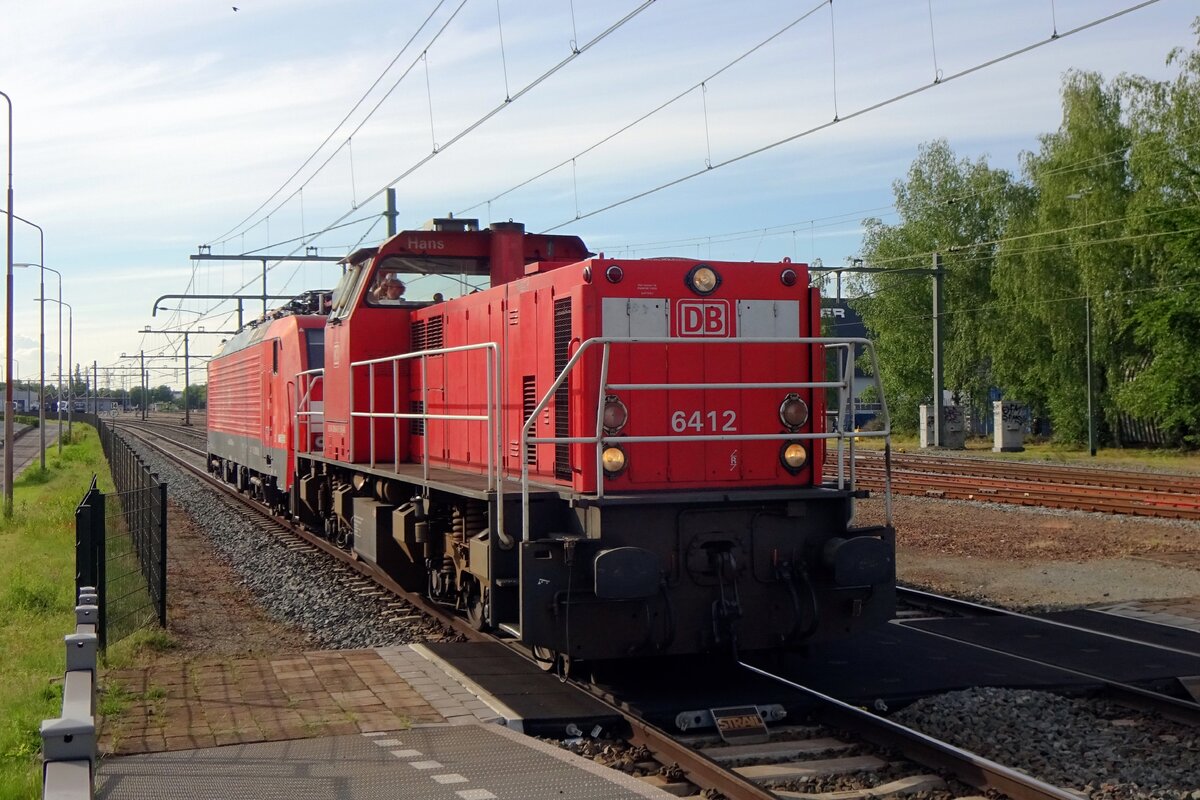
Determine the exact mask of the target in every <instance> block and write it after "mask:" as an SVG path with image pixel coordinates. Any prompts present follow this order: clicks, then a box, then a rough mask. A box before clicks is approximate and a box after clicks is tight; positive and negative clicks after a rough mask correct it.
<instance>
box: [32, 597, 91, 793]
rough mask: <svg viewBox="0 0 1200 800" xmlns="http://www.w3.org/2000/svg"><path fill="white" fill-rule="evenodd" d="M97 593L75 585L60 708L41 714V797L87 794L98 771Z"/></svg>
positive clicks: (65, 638)
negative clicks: (45, 716) (72, 624)
mask: <svg viewBox="0 0 1200 800" xmlns="http://www.w3.org/2000/svg"><path fill="white" fill-rule="evenodd" d="M98 602H99V596H98V595H97V594H96V589H95V587H93V586H83V587H80V589H79V595H78V604H77V605H76V606H75V633H73V634H70V635H68V636H65V637H63V639H64V641H65V643H66V650H67V671H66V675H65V676H64V678H63V701H62V714H61V716H59V717H57V718H56V719H47V720H42V726H41V734H42V761H43V764H42V797H43V798H47V800H48V799H49V798H55V800H91V798H92V797H93V787H94V786H95V773H96V653H97V650H98V644H99V637H98V636H97V626H98V625H99V616H100V609H99V606H98V605H97V603H98Z"/></svg>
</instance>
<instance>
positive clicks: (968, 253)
mask: <svg viewBox="0 0 1200 800" xmlns="http://www.w3.org/2000/svg"><path fill="white" fill-rule="evenodd" d="M893 191H894V193H895V197H896V210H897V212H898V213H899V215H900V221H899V222H898V223H897V224H895V225H887V224H884V223H883V222H882V221H880V220H878V219H868V220H866V221H865V223H864V224H865V226H866V233H865V236H864V240H863V248H862V255H863V257H864V258H865V260H866V263H867V265H868V266H874V267H881V268H884V269H886V271H885V272H883V273H880V274H876V275H873V276H872V278H873V279H872V281H871V285H872V288H871V292H870V293H869V294H868V296H867V297H865V298H863V299H860V300H858V301H855V303H854V305H855V307H856V308H857V309H858V310H859V313H861V314H862V316H863V320H864V321H865V322H866V324H867V326H868V328H869V329H870V330H871V332H872V335H873V336H874V338H875V340H876V342H877V344H878V347H879V358H880V369H881V370H882V371H883V376H882V377H883V381H884V389H885V392H886V393H887V397H888V404H889V407H890V408H891V411H892V419H893V425H895V427H897V428H898V429H900V430H912V429H913V428H915V427H916V425H917V422H918V409H917V407H918V406H919V405H920V404H921V403H923V402H927V401H930V400H932V398H933V378H932V368H933V347H932V339H933V314H932V307H933V294H932V293H933V288H932V281H931V278H930V277H929V276H927V275H919V274H913V273H911V272H906V270H911V269H913V268H920V269H928V268H930V267H932V265H933V261H932V259H933V253H934V252H938V253H941V254H942V266H943V268H944V269H945V271H946V278H945V284H944V294H943V301H944V311H945V312H946V315H945V317H944V318H943V325H944V329H945V334H946V335H945V337H944V344H943V354H944V372H945V387H946V388H947V389H949V390H950V391H951V392H953V393H954V395H955V396H956V397H957V398H958V399H959V401H960V402H964V403H970V402H972V401H974V402H976V403H979V402H982V401H983V400H984V399H985V398H986V396H987V391H988V387H989V386H990V385H991V383H992V377H991V359H990V355H989V353H988V349H987V345H988V343H989V341H990V339H989V336H988V335H987V332H986V329H987V327H988V325H989V317H988V315H986V314H983V313H980V309H981V308H982V307H983V306H985V305H987V304H988V303H989V302H990V300H991V298H992V288H991V270H992V265H993V259H994V253H995V245H994V242H995V241H996V240H997V239H999V238H1001V236H1002V234H1003V232H1004V230H1005V225H1006V221H1007V219H1008V217H1009V215H1010V213H1011V211H1010V209H1011V208H1012V206H1013V204H1014V203H1016V202H1018V200H1019V198H1020V196H1021V194H1022V189H1021V187H1019V186H1018V185H1016V184H1014V182H1013V180H1012V176H1011V175H1010V174H1009V173H1008V172H1006V171H1004V170H998V169H992V168H991V167H989V166H988V165H987V161H986V159H984V158H980V159H978V160H975V161H970V160H968V159H958V158H956V157H955V155H954V152H953V151H952V150H951V148H950V145H949V144H948V143H947V142H946V141H945V140H937V141H935V142H931V143H928V144H925V145H922V146H921V148H920V150H919V152H918V154H917V158H916V160H915V161H914V162H913V164H912V166H911V167H910V168H909V171H908V176H907V178H906V179H905V180H902V181H896V183H895V184H894V185H893Z"/></svg>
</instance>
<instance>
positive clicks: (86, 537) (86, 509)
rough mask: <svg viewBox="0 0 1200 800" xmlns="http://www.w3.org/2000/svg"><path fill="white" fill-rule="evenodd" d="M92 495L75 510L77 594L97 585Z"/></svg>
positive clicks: (89, 493) (85, 496)
mask: <svg viewBox="0 0 1200 800" xmlns="http://www.w3.org/2000/svg"><path fill="white" fill-rule="evenodd" d="M91 499H92V493H91V492H88V493H87V494H86V495H84V497H83V502H82V503H80V504H79V507H78V508H76V509H75V592H76V594H78V593H79V590H80V589H82V588H83V587H84V586H95V585H96V562H95V560H94V559H93V557H92V556H93V555H95V553H94V552H93V548H92V507H91V505H90V504H89V501H90V500H91Z"/></svg>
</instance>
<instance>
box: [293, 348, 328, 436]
mask: <svg viewBox="0 0 1200 800" xmlns="http://www.w3.org/2000/svg"><path fill="white" fill-rule="evenodd" d="M324 381H325V370H323V369H310V370H305V371H304V372H298V373H296V413H295V430H296V436H295V438H294V439H293V441H294V442H295V443H296V452H297V453H311V452H313V451H316V450H321V449H322V445H321V444H319V443H318V440H317V437H318V436H323V435H324V433H325V404H324V402H323V401H322V400H314V399H313V395H314V394H315V393H316V391H317V389H318V388H319V387H320V388H323V387H324ZM322 396H323V392H322ZM318 404H320V405H319V406H318Z"/></svg>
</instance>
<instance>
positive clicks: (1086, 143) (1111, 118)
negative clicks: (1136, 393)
mask: <svg viewBox="0 0 1200 800" xmlns="http://www.w3.org/2000/svg"><path fill="white" fill-rule="evenodd" d="M1062 102H1063V119H1062V124H1061V125H1060V126H1059V129H1058V130H1057V131H1056V132H1054V133H1050V134H1045V135H1043V136H1041V137H1040V143H1041V147H1040V149H1039V150H1038V152H1036V153H1026V154H1024V156H1023V159H1022V160H1023V171H1024V173H1025V177H1026V179H1027V180H1028V183H1029V186H1030V187H1031V190H1032V193H1033V195H1032V199H1031V200H1032V201H1031V202H1022V203H1018V204H1017V205H1016V206H1014V209H1013V211H1014V214H1013V218H1012V222H1011V225H1010V230H1009V231H1008V235H1007V237H1006V241H1005V242H1004V243H1003V244H1002V246H1001V248H1000V253H999V258H998V263H997V269H996V271H995V273H994V274H993V278H992V286H993V289H994V291H995V294H996V298H997V312H998V313H997V314H996V318H997V319H998V320H1002V324H1001V325H998V326H997V327H995V328H994V329H993V331H994V333H995V338H994V339H993V343H992V344H993V347H992V350H993V353H994V355H995V375H996V378H997V381H998V382H999V383H1000V384H1001V385H1003V386H1004V387H1005V388H1006V390H1007V392H1008V394H1009V396H1013V397H1014V398H1015V399H1020V400H1024V401H1025V402H1029V403H1030V404H1031V405H1032V406H1034V408H1035V409H1037V408H1042V409H1044V411H1045V412H1046V413H1049V415H1050V417H1051V419H1052V420H1053V423H1054V430H1055V434H1056V436H1057V437H1058V438H1060V439H1064V440H1069V441H1077V442H1078V441H1083V440H1084V439H1086V436H1087V430H1088V420H1087V388H1086V387H1087V370H1086V364H1087V355H1086V338H1087V326H1086V321H1085V319H1086V315H1087V307H1088V306H1089V305H1090V310H1091V325H1092V351H1093V359H1092V360H1093V370H1092V374H1093V380H1094V382H1095V395H1096V398H1097V403H1098V406H1099V413H1098V418H1099V422H1100V423H1101V429H1102V431H1103V432H1105V434H1106V436H1107V437H1108V438H1110V439H1111V438H1113V436H1114V435H1115V433H1116V431H1117V430H1118V426H1117V417H1118V414H1119V409H1118V407H1117V404H1116V402H1115V400H1114V392H1115V387H1118V386H1119V385H1120V383H1121V381H1122V365H1123V363H1124V358H1125V354H1126V353H1128V352H1129V349H1130V346H1131V344H1132V337H1131V335H1130V328H1129V310H1128V306H1127V303H1128V298H1129V294H1128V292H1129V290H1130V289H1131V288H1132V287H1134V286H1136V285H1137V284H1138V276H1137V274H1136V272H1135V271H1134V270H1133V269H1132V266H1133V265H1132V263H1131V250H1130V247H1129V245H1128V243H1127V242H1126V241H1125V240H1124V225H1125V222H1124V220H1125V214H1126V206H1127V204H1128V202H1129V194H1130V188H1129V176H1128V170H1127V168H1126V154H1127V153H1128V150H1129V146H1130V131H1129V128H1128V126H1127V125H1126V124H1125V122H1124V121H1123V120H1122V108H1121V95H1120V92H1119V91H1118V89H1117V88H1116V87H1115V86H1113V85H1106V84H1105V82H1104V81H1103V79H1102V78H1101V77H1100V76H1099V75H1097V74H1095V73H1091V72H1070V73H1068V74H1067V75H1066V76H1065V77H1064V80H1063V89H1062Z"/></svg>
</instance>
